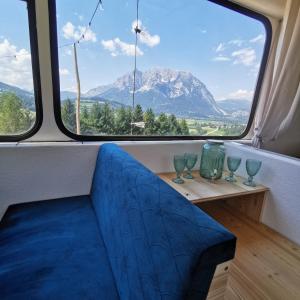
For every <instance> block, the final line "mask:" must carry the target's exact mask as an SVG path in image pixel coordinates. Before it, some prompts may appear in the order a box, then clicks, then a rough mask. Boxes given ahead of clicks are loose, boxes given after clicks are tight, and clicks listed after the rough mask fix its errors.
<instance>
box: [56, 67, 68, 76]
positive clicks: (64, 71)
mask: <svg viewBox="0 0 300 300" xmlns="http://www.w3.org/2000/svg"><path fill="white" fill-rule="evenodd" d="M59 74H60V75H61V76H67V75H69V74H70V71H69V70H68V69H65V68H62V69H61V68H59Z"/></svg>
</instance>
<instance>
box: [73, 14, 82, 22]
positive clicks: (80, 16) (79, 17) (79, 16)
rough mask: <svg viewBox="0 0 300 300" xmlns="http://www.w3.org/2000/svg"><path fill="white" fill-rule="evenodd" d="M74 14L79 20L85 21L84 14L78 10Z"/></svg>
mask: <svg viewBox="0 0 300 300" xmlns="http://www.w3.org/2000/svg"><path fill="white" fill-rule="evenodd" d="M74 15H75V16H77V17H78V19H79V21H83V20H84V16H83V15H80V14H79V13H78V12H75V13H74Z"/></svg>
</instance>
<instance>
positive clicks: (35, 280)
mask: <svg viewBox="0 0 300 300" xmlns="http://www.w3.org/2000/svg"><path fill="white" fill-rule="evenodd" d="M0 299H2V300H4V299H10V300H12V299H22V300H23V299H39V300H40V299H56V300H58V299H72V300H74V299H119V296H118V291H117V290H116V286H115V283H114V278H113V275H112V271H111V267H110V263H109V260H108V257H107V252H106V249H105V246H104V243H103V240H102V235H101V233H100V231H99V228H98V223H97V220H96V217H95V213H94V210H93V207H92V205H91V200H90V197H89V196H80V197H71V198H64V199H57V200H49V201H39V202H32V203H27V204H18V205H13V206H11V207H9V209H8V210H7V212H6V214H5V216H4V217H3V219H2V221H1V223H0Z"/></svg>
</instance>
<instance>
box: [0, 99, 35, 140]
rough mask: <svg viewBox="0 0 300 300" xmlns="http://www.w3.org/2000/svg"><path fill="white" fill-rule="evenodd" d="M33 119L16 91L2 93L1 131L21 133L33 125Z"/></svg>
mask: <svg viewBox="0 0 300 300" xmlns="http://www.w3.org/2000/svg"><path fill="white" fill-rule="evenodd" d="M32 123H33V119H32V117H31V113H30V111H29V110H28V109H26V108H24V107H23V103H22V100H21V99H20V98H18V97H17V96H16V95H15V94H14V93H0V133H1V134H4V135H5V134H20V133H23V132H26V131H28V130H29V129H30V127H31V126H32Z"/></svg>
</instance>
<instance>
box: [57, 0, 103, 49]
mask: <svg viewBox="0 0 300 300" xmlns="http://www.w3.org/2000/svg"><path fill="white" fill-rule="evenodd" d="M99 7H101V8H102V10H103V3H102V0H99V1H98V2H97V5H96V7H95V9H94V12H93V14H92V16H91V18H90V21H89V22H88V25H87V26H86V27H85V30H84V32H83V33H82V34H81V35H80V37H79V38H78V39H77V40H76V41H75V42H72V43H67V44H64V45H61V46H59V47H58V48H59V49H61V48H65V47H69V46H73V45H74V44H79V43H80V42H81V41H82V40H84V38H85V35H86V33H87V31H88V30H89V29H90V28H91V26H92V22H93V20H94V17H95V15H96V13H97V11H98V9H99Z"/></svg>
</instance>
